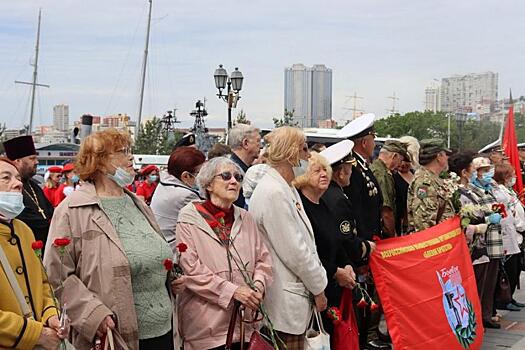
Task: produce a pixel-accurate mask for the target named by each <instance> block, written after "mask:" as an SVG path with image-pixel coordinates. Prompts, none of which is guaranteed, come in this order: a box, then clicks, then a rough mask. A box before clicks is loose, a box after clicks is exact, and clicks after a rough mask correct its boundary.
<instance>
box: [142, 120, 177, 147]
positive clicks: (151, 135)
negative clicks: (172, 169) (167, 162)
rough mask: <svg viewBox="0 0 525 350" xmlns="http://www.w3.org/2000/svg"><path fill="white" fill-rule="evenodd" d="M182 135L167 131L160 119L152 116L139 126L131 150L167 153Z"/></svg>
mask: <svg viewBox="0 0 525 350" xmlns="http://www.w3.org/2000/svg"><path fill="white" fill-rule="evenodd" d="M181 137H182V134H181V133H180V132H176V133H169V132H168V131H167V130H166V129H165V128H163V125H162V122H161V119H159V118H157V117H153V119H151V120H148V121H146V123H145V124H144V127H142V128H140V130H139V136H138V138H137V141H136V142H135V146H134V148H133V152H134V153H136V154H162V155H168V154H170V153H171V151H172V150H173V147H174V146H175V144H176V143H177V141H178V140H180V138H181Z"/></svg>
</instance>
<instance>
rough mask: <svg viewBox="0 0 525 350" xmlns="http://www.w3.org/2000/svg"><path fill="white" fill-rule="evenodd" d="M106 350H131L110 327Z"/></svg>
mask: <svg viewBox="0 0 525 350" xmlns="http://www.w3.org/2000/svg"><path fill="white" fill-rule="evenodd" d="M104 350H129V348H128V345H127V344H126V342H125V341H124V339H123V338H122V336H121V335H120V333H119V332H117V331H116V330H111V328H109V327H108V331H107V333H106V340H105V341H104Z"/></svg>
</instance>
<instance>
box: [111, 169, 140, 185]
mask: <svg viewBox="0 0 525 350" xmlns="http://www.w3.org/2000/svg"><path fill="white" fill-rule="evenodd" d="M116 168H117V170H115V174H114V175H112V174H109V173H108V174H107V176H108V177H109V178H110V179H111V180H113V181H114V182H115V183H116V184H117V185H119V186H120V187H126V186H129V185H131V184H132V183H133V180H135V176H133V175H131V174H130V173H128V172H127V171H126V170H124V169H122V168H121V167H116Z"/></svg>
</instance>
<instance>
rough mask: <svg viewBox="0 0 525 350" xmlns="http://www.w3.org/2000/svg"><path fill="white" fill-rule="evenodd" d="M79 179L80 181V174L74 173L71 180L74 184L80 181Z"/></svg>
mask: <svg viewBox="0 0 525 350" xmlns="http://www.w3.org/2000/svg"><path fill="white" fill-rule="evenodd" d="M79 181H80V176H78V175H73V176H72V177H71V182H73V183H74V184H77V183H79Z"/></svg>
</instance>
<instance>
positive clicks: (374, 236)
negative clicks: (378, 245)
mask: <svg viewBox="0 0 525 350" xmlns="http://www.w3.org/2000/svg"><path fill="white" fill-rule="evenodd" d="M380 240H381V237H379V236H378V235H373V236H372V241H374V242H377V241H380Z"/></svg>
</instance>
